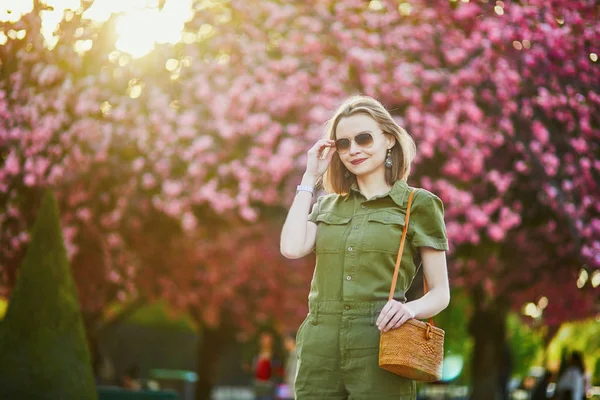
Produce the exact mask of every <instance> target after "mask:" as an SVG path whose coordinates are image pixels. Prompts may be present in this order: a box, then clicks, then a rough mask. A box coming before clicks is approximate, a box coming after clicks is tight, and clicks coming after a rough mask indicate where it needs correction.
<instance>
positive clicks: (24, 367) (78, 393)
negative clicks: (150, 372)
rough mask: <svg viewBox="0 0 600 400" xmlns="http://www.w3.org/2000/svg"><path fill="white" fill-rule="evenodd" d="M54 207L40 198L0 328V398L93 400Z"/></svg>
mask: <svg viewBox="0 0 600 400" xmlns="http://www.w3.org/2000/svg"><path fill="white" fill-rule="evenodd" d="M96 398H97V394H96V388H95V384H94V377H93V373H92V368H91V363H90V354H89V351H88V348H87V343H86V340H85V334H84V327H83V321H82V318H81V313H80V310H79V303H78V300H77V288H76V287H75V284H74V282H73V278H72V276H71V271H70V267H69V263H68V261H67V253H66V250H65V247H64V243H63V237H62V232H61V228H60V221H59V214H58V207H57V204H56V200H55V199H54V196H53V195H52V193H51V192H50V191H47V192H46V193H45V195H44V198H43V200H42V205H41V207H40V210H39V213H38V216H37V220H36V223H35V225H34V227H33V231H32V232H31V240H30V243H29V246H28V249H27V254H26V255H25V258H24V259H23V263H22V264H21V267H20V269H19V277H18V279H17V282H16V286H15V289H14V291H13V293H12V296H11V299H10V302H9V304H8V310H7V311H6V316H5V318H4V320H3V321H2V324H0V399H82V400H86V399H96Z"/></svg>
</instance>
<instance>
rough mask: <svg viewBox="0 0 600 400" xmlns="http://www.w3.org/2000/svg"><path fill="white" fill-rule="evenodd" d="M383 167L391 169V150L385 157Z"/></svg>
mask: <svg viewBox="0 0 600 400" xmlns="http://www.w3.org/2000/svg"><path fill="white" fill-rule="evenodd" d="M385 167H386V168H392V149H388V151H387V157H386V158H385Z"/></svg>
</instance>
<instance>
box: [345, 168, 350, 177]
mask: <svg viewBox="0 0 600 400" xmlns="http://www.w3.org/2000/svg"><path fill="white" fill-rule="evenodd" d="M344 177H345V178H350V171H348V170H346V172H344Z"/></svg>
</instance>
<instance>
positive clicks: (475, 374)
mask: <svg viewBox="0 0 600 400" xmlns="http://www.w3.org/2000/svg"><path fill="white" fill-rule="evenodd" d="M476 304H477V303H476ZM506 317H507V310H505V309H504V307H502V306H500V305H499V304H498V303H495V304H493V305H490V306H487V307H485V306H484V307H478V308H477V309H476V310H475V312H474V314H473V316H472V317H471V321H470V322H469V333H470V334H471V336H472V337H473V339H474V342H475V346H474V349H473V356H472V360H471V368H472V369H471V385H472V387H471V389H472V391H471V400H505V399H508V393H507V387H506V386H507V385H508V380H509V378H510V373H511V360H510V352H509V348H508V342H507V340H506Z"/></svg>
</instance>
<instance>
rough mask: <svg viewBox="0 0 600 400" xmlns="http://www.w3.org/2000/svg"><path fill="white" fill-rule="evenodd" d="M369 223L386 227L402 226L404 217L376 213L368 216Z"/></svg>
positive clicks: (383, 212)
mask: <svg viewBox="0 0 600 400" xmlns="http://www.w3.org/2000/svg"><path fill="white" fill-rule="evenodd" d="M369 221H374V222H380V223H382V224H386V225H390V224H395V225H404V215H402V214H395V213H391V212H389V211H377V212H374V213H373V214H371V215H369Z"/></svg>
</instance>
